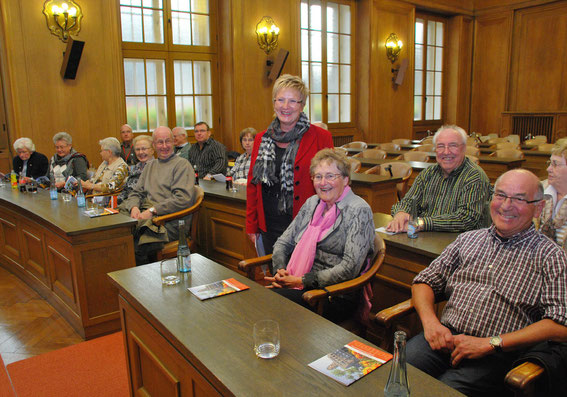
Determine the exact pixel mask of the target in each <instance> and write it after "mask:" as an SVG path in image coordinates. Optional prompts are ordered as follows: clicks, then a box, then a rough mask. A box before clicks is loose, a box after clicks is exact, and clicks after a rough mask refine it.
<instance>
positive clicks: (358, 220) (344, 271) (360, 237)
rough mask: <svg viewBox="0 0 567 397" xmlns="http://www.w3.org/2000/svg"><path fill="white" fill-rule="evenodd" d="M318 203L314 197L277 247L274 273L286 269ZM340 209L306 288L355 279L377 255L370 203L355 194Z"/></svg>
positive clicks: (305, 278)
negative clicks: (370, 259) (364, 266)
mask: <svg viewBox="0 0 567 397" xmlns="http://www.w3.org/2000/svg"><path fill="white" fill-rule="evenodd" d="M318 204H319V197H317V196H311V197H310V198H309V199H308V200H307V201H306V202H305V204H303V206H302V207H301V209H300V210H299V213H298V214H297V216H296V217H295V219H294V220H293V222H292V223H291V224H290V225H289V227H288V228H287V229H286V231H285V232H284V233H283V234H282V235H281V237H280V238H279V239H278V240H277V241H276V243H275V244H274V252H273V255H272V265H273V267H274V272H275V271H276V270H277V269H285V268H286V266H287V263H288V262H289V259H290V258H291V254H292V252H293V250H294V248H295V246H296V245H297V243H298V242H299V240H300V239H301V236H302V235H303V232H304V231H305V230H306V229H307V226H308V224H309V222H310V221H311V218H312V217H313V214H314V212H315V209H316V208H317V205H318ZM337 209H338V210H339V211H340V213H339V215H338V216H337V220H336V221H335V223H334V224H333V226H332V227H331V229H330V230H329V231H328V232H327V234H326V235H325V236H323V238H322V239H321V241H319V242H318V243H317V249H316V252H315V260H314V262H313V267H312V268H311V271H310V272H309V273H306V274H305V275H304V276H303V285H304V286H305V288H306V289H314V288H321V287H325V286H327V285H331V284H336V283H339V282H343V281H347V280H352V279H353V278H355V277H357V276H358V275H359V274H360V272H361V270H362V266H363V264H366V258H369V257H372V256H373V254H374V233H375V232H374V220H373V217H372V210H371V209H370V206H369V205H368V203H366V201H364V200H363V199H362V198H360V197H358V196H357V195H355V194H354V193H353V192H352V191H351V192H349V193H348V194H347V195H346V196H345V197H344V198H343V199H342V200H341V201H339V202H338V203H337Z"/></svg>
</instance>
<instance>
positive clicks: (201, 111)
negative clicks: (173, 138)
mask: <svg viewBox="0 0 567 397" xmlns="http://www.w3.org/2000/svg"><path fill="white" fill-rule="evenodd" d="M195 117H196V118H197V120H199V121H204V122H206V123H207V124H208V125H209V126H210V127H211V128H213V98H212V97H211V96H198V97H195Z"/></svg>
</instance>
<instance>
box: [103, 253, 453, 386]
mask: <svg viewBox="0 0 567 397" xmlns="http://www.w3.org/2000/svg"><path fill="white" fill-rule="evenodd" d="M109 276H110V278H111V280H112V281H113V282H114V283H115V285H116V286H117V287H118V290H119V294H120V309H121V316H122V324H123V330H124V336H125V345H126V351H127V360H128V373H129V381H130V395H148V396H160V397H169V396H220V395H222V396H270V395H274V396H280V395H288V396H309V395H313V396H314V395H329V396H339V395H340V396H342V395H353V396H369V395H373V394H376V393H380V391H381V390H383V389H384V386H385V384H386V381H387V379H388V374H389V370H390V365H391V364H390V363H388V364H386V365H384V366H382V367H380V368H378V369H377V370H375V371H374V372H372V373H370V374H368V375H367V376H365V377H363V378H362V379H360V380H358V381H357V382H355V383H353V384H352V385H350V386H349V387H345V386H343V385H341V384H340V383H338V382H336V381H334V380H332V379H331V378H329V377H327V376H325V375H323V374H320V373H319V372H317V371H315V370H313V369H311V368H309V367H308V366H307V365H308V364H309V363H310V362H312V361H314V360H316V359H318V358H319V357H322V356H324V355H325V354H327V353H329V352H332V351H334V350H335V349H337V348H339V347H341V346H342V345H344V344H346V343H348V342H350V341H352V340H355V339H356V340H361V341H364V340H363V339H362V338H359V337H357V336H355V335H353V334H351V333H350V332H348V331H346V330H344V329H343V328H341V327H339V326H337V325H335V324H333V323H331V322H329V321H327V320H325V319H323V318H322V317H320V316H317V315H316V314H314V313H313V312H311V311H309V310H307V309H305V308H303V307H301V306H299V305H296V304H294V303H292V302H290V301H288V300H286V299H285V298H282V297H281V296H279V295H277V294H275V293H274V292H272V291H270V290H267V289H265V288H263V287H261V286H260V285H259V284H256V283H254V282H252V281H251V280H248V279H246V278H244V277H243V276H240V275H239V274H236V273H235V272H233V271H231V270H229V269H227V268H225V267H223V266H221V265H219V264H217V263H215V262H213V261H210V260H208V259H206V258H204V257H202V256H200V255H195V254H193V255H192V273H190V274H189V275H187V276H184V279H183V280H182V282H181V283H179V284H177V285H175V286H167V287H162V285H161V280H160V275H159V265H158V264H157V263H156V264H150V265H146V266H140V267H137V268H134V269H127V270H122V271H117V272H113V273H111V274H110V275H109ZM229 277H234V278H236V279H237V280H239V281H241V282H244V283H245V284H247V285H249V286H250V289H249V290H246V291H243V292H239V293H236V294H231V295H226V296H222V297H218V298H215V299H210V300H206V301H199V300H198V299H197V298H196V297H195V296H194V295H193V294H192V293H191V292H189V291H188V290H187V288H188V287H190V286H196V285H201V284H205V283H210V282H213V281H218V280H221V279H225V278H229ZM270 318H271V319H274V320H277V321H278V322H279V325H280V333H281V350H280V354H279V356H278V357H276V358H274V359H271V360H262V359H258V358H256V356H255V355H254V351H253V349H252V347H253V342H252V326H253V324H254V323H255V322H256V321H258V320H261V319H270ZM364 342H365V341H364ZM365 343H369V342H365ZM408 375H409V381H410V385H411V386H412V396H413V397H417V396H432V395H443V396H457V395H460V394H459V393H458V392H456V391H455V390H453V389H451V388H449V387H448V386H446V385H444V384H442V383H440V382H438V381H437V380H435V379H433V378H431V377H430V376H428V375H426V374H424V373H423V372H421V371H419V370H417V369H415V368H413V367H411V366H408Z"/></svg>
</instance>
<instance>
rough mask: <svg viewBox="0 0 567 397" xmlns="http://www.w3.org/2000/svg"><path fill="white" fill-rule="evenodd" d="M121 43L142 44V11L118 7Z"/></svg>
mask: <svg viewBox="0 0 567 397" xmlns="http://www.w3.org/2000/svg"><path fill="white" fill-rule="evenodd" d="M120 19H121V21H122V41H133V42H137V43H141V42H142V9H141V8H130V7H120Z"/></svg>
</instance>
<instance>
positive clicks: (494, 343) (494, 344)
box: [490, 336, 502, 353]
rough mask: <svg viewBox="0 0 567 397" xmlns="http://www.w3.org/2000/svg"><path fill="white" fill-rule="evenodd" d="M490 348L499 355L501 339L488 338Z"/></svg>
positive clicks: (498, 337)
mask: <svg viewBox="0 0 567 397" xmlns="http://www.w3.org/2000/svg"><path fill="white" fill-rule="evenodd" d="M490 346H492V348H493V349H494V351H496V352H498V353H500V352H501V351H502V338H501V337H500V336H493V337H492V338H490Z"/></svg>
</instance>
